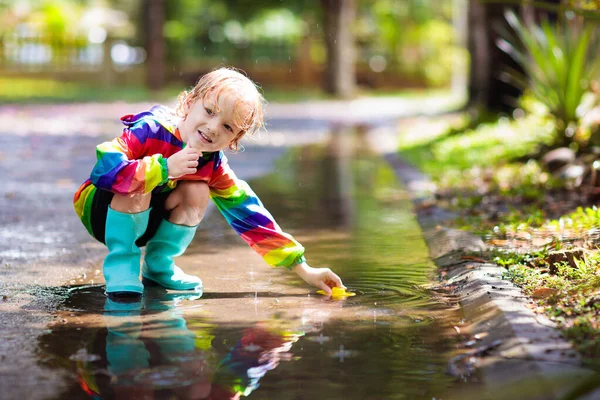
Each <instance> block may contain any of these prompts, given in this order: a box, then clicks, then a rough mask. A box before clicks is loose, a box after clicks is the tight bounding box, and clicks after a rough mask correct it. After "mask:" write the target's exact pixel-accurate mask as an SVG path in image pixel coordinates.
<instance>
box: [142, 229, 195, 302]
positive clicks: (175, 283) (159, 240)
mask: <svg viewBox="0 0 600 400" xmlns="http://www.w3.org/2000/svg"><path fill="white" fill-rule="evenodd" d="M197 227H198V226H185V225H175V224H173V223H171V222H169V221H167V220H163V221H162V222H161V224H160V226H159V227H158V230H157V231H156V234H155V235H154V237H153V238H152V239H150V240H149V241H148V244H146V256H145V258H144V266H143V268H142V277H143V278H144V279H147V280H150V281H152V282H154V283H157V284H159V285H160V286H162V287H164V288H167V289H173V290H195V291H201V290H202V281H201V280H200V278H198V277H197V276H193V275H187V274H186V273H184V272H183V271H182V270H181V268H179V267H178V266H177V265H175V262H174V261H173V258H175V257H178V256H180V255H182V254H183V253H184V252H185V250H186V249H187V247H188V246H189V245H190V243H191V242H192V239H193V238H194V235H195V234H196V228H197Z"/></svg>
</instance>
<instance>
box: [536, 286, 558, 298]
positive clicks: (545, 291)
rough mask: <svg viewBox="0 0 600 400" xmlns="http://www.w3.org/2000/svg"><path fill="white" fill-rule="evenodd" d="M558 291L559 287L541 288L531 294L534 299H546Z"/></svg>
mask: <svg viewBox="0 0 600 400" xmlns="http://www.w3.org/2000/svg"><path fill="white" fill-rule="evenodd" d="M556 293H558V289H551V288H539V289H536V290H535V291H534V292H533V294H532V295H531V296H532V297H533V298H534V299H545V298H548V297H550V296H554V295H555V294H556Z"/></svg>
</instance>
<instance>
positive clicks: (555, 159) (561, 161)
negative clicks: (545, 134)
mask: <svg viewBox="0 0 600 400" xmlns="http://www.w3.org/2000/svg"><path fill="white" fill-rule="evenodd" d="M574 161H575V152H574V151H573V150H571V149H569V148H568V147H560V148H558V149H555V150H552V151H550V152H548V153H546V154H545V155H544V157H543V158H542V163H544V165H546V168H548V171H550V172H554V171H557V170H559V169H560V168H562V167H564V166H565V165H568V164H570V163H572V162H574Z"/></svg>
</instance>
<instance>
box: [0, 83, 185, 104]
mask: <svg viewBox="0 0 600 400" xmlns="http://www.w3.org/2000/svg"><path fill="white" fill-rule="evenodd" d="M181 89H182V88H180V87H175V86H169V87H168V88H165V89H164V90H161V91H160V92H158V93H152V92H150V91H149V90H148V89H146V88H144V87H142V86H133V85H130V86H127V85H117V86H115V87H110V88H109V87H105V86H103V85H98V84H94V83H75V82H61V81H57V80H53V79H23V78H5V77H4V78H0V103H17V104H25V103H58V102H61V103H62V102H67V103H70V102H113V101H126V102H140V101H151V100H152V101H166V100H169V99H173V98H175V97H176V96H177V94H178V93H179V91H181Z"/></svg>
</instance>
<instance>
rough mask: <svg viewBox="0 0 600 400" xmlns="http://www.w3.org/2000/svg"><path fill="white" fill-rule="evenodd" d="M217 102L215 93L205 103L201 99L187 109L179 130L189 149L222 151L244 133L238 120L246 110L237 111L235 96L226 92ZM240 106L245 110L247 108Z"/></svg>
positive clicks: (229, 91)
mask: <svg viewBox="0 0 600 400" xmlns="http://www.w3.org/2000/svg"><path fill="white" fill-rule="evenodd" d="M216 100H217V99H216V94H215V93H214V92H213V93H210V94H208V95H207V96H206V97H205V99H204V101H202V99H198V100H196V101H194V102H193V103H192V104H190V105H189V106H188V107H187V110H186V111H187V116H186V117H185V119H183V120H182V121H181V122H180V123H179V126H178V127H179V133H180V134H181V138H182V139H183V141H184V142H186V143H187V144H188V146H190V147H193V148H194V149H196V150H199V151H206V152H212V151H219V150H223V149H224V148H226V147H228V146H229V144H230V143H231V141H232V140H233V139H235V138H236V137H237V136H238V135H239V134H240V133H241V132H240V128H239V126H237V125H236V122H235V121H236V120H237V119H236V118H235V117H236V115H238V113H239V112H240V111H245V110H239V109H238V110H235V103H236V100H237V97H236V95H235V93H233V92H232V91H231V90H224V91H223V92H221V94H220V95H219V102H218V104H217V103H216ZM241 104H242V108H243V107H244V105H243V103H241ZM217 105H218V107H217ZM238 108H239V105H238ZM217 109H218V110H219V111H218V112H217Z"/></svg>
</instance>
